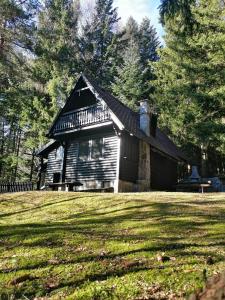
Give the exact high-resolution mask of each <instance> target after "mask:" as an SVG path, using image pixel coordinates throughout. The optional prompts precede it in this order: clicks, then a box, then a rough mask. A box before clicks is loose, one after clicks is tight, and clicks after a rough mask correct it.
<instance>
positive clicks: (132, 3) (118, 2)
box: [114, 0, 163, 40]
mask: <svg viewBox="0 0 225 300" xmlns="http://www.w3.org/2000/svg"><path fill="white" fill-rule="evenodd" d="M159 4H160V0H114V5H115V7H118V13H119V16H120V17H121V21H122V23H125V22H126V20H127V19H128V18H129V16H132V17H133V18H134V19H135V20H136V21H137V22H139V23H140V22H141V20H142V18H143V17H145V16H146V17H149V18H150V19H151V22H152V24H153V25H154V26H155V28H156V30H157V33H158V35H159V36H160V38H161V40H162V36H163V29H162V26H161V24H160V23H159V11H158V6H159Z"/></svg>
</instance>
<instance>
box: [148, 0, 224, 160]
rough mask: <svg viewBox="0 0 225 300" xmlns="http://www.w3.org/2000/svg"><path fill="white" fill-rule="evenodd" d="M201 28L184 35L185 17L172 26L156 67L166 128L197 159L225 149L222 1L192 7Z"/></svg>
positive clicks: (172, 22)
mask: <svg viewBox="0 0 225 300" xmlns="http://www.w3.org/2000/svg"><path fill="white" fill-rule="evenodd" d="M192 12H193V16H194V18H195V20H196V22H197V23H198V26H197V27H196V28H195V30H194V31H193V32H192V33H191V34H185V35H184V34H183V31H182V29H181V28H180V27H181V26H180V22H181V17H180V16H177V18H174V19H172V20H168V21H167V23H166V45H167V46H166V47H165V48H164V49H162V50H161V51H160V60H159V61H158V62H156V63H155V64H153V65H154V68H155V74H156V76H157V80H156V81H155V86H156V90H157V92H156V95H155V98H156V99H158V105H159V106H160V109H161V124H163V125H164V126H165V127H169V128H170V130H171V132H172V134H173V136H174V138H176V139H177V142H179V143H180V145H182V146H183V147H185V146H186V150H187V152H188V153H189V157H190V156H192V158H194V161H196V160H197V161H198V158H196V153H197V152H196V148H198V149H199V155H200V151H201V152H202V153H203V152H204V156H207V155H209V153H210V152H214V153H215V152H216V151H220V153H221V152H222V148H223V149H224V146H222V145H224V139H223V135H224V133H225V131H224V124H223V123H222V118H224V115H225V96H224V95H225V93H224V91H225V76H224V60H225V54H224V53H225V51H224V50H225V48H224V47H225V46H224V45H225V22H224V15H225V10H224V7H221V5H220V1H217V0H212V1H211V2H210V3H209V2H208V1H206V0H201V1H199V2H198V4H197V5H193V6H192Z"/></svg>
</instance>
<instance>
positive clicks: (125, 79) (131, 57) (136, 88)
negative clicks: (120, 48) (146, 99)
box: [112, 41, 143, 111]
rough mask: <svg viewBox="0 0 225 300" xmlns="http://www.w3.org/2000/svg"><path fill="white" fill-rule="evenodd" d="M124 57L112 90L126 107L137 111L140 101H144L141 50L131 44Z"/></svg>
mask: <svg viewBox="0 0 225 300" xmlns="http://www.w3.org/2000/svg"><path fill="white" fill-rule="evenodd" d="M123 57H124V62H123V64H122V66H121V67H118V68H117V72H118V76H116V77H115V83H114V84H113V85H112V90H113V92H114V94H115V95H117V96H118V98H119V99H120V100H121V101H122V102H123V103H124V104H125V105H127V106H128V107H130V108H131V109H132V110H134V111H135V110H137V107H138V101H140V100H142V85H143V74H142V70H141V65H140V55H139V49H138V47H137V46H136V45H135V43H134V42H132V41H131V42H130V44H129V45H128V47H127V49H126V50H125V51H124V54H123Z"/></svg>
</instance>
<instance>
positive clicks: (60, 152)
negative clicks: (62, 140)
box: [55, 146, 64, 159]
mask: <svg viewBox="0 0 225 300" xmlns="http://www.w3.org/2000/svg"><path fill="white" fill-rule="evenodd" d="M63 153H64V149H63V146H59V147H58V148H57V149H56V152H55V159H63Z"/></svg>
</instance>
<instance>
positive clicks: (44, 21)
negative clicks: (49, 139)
mask: <svg viewBox="0 0 225 300" xmlns="http://www.w3.org/2000/svg"><path fill="white" fill-rule="evenodd" d="M78 17H79V2H78V1H77V2H74V1H72V0H63V1H61V0H48V1H46V2H45V5H44V8H43V9H42V10H41V12H40V13H39V16H38V26H37V31H36V36H35V42H36V44H35V48H34V49H33V50H34V55H35V57H34V59H33V61H31V63H30V68H31V70H32V71H31V74H30V80H28V81H27V82H26V84H25V85H24V86H23V89H24V101H23V104H24V105H23V126H25V128H26V135H27V142H26V144H27V146H28V147H29V148H31V149H33V148H37V147H38V145H40V144H43V143H44V142H45V141H46V137H45V135H46V133H47V130H48V128H49V126H50V123H51V121H52V119H53V117H54V116H55V114H56V113H57V111H58V110H59V108H60V107H61V106H62V105H63V103H64V101H65V99H66V97H67V96H68V94H69V92H70V91H71V89H72V87H73V85H74V82H75V80H76V78H77V76H78V73H79V72H80V71H81V70H80V69H79V65H78V54H77V53H78V47H77V32H78Z"/></svg>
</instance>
